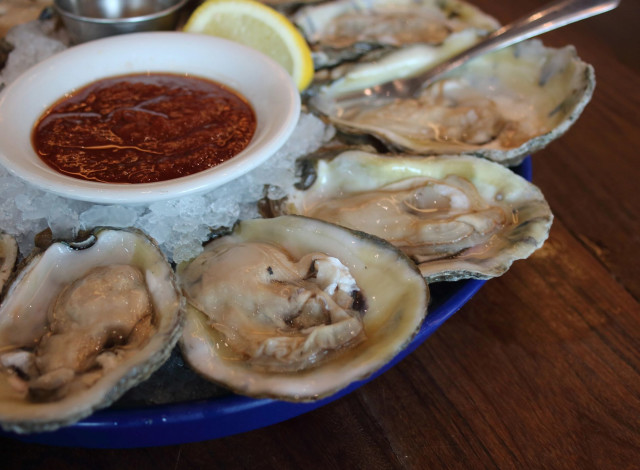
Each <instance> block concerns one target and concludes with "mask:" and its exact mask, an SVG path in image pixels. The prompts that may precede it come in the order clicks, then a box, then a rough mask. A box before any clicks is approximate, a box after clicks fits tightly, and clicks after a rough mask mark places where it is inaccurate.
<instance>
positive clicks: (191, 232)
mask: <svg viewBox="0 0 640 470" xmlns="http://www.w3.org/2000/svg"><path fill="white" fill-rule="evenodd" d="M7 40H9V41H10V42H11V43H12V44H13V45H14V47H15V49H14V50H13V52H11V54H10V56H9V60H8V61H7V64H6V66H5V68H4V69H3V70H2V72H1V73H0V83H5V84H9V83H10V82H11V81H13V80H14V79H15V78H16V77H17V76H18V75H19V74H20V73H22V72H23V71H25V70H26V69H27V68H29V67H30V66H32V65H35V64H36V63H37V62H39V61H41V60H44V59H45V58H47V57H49V56H51V55H53V54H55V53H57V52H60V51H61V50H64V49H65V48H66V47H67V46H66V44H67V43H66V40H65V38H64V37H63V36H62V35H61V34H60V33H59V32H55V31H54V30H53V28H52V26H51V25H50V24H48V23H47V22H40V21H35V22H31V23H27V24H25V25H22V26H19V27H16V28H13V29H12V30H11V31H10V32H9V34H8V35H7ZM332 134H333V129H332V128H330V127H327V126H326V125H325V124H324V123H322V121H320V120H319V119H317V118H316V117H314V116H312V115H310V114H305V113H302V114H301V116H300V119H299V121H298V124H297V126H296V128H295V130H294V132H293V134H292V136H291V137H290V138H289V140H288V141H287V142H286V143H285V145H284V146H283V147H282V148H281V149H280V150H279V151H278V152H277V153H276V154H275V155H274V156H273V157H272V158H270V159H269V160H267V161H266V162H265V163H263V164H262V165H261V166H259V167H258V168H256V169H254V170H252V171H251V172H249V173H247V174H245V175H244V176H242V177H240V178H238V179H236V180H234V181H232V182H231V183H227V184H226V185H223V186H221V187H218V188H216V189H214V190H212V191H211V192H209V193H205V194H201V195H197V196H186V197H182V198H179V199H172V200H168V201H162V202H157V203H152V204H149V205H146V206H135V207H130V206H120V205H101V204H91V203H87V202H81V201H74V200H71V199H66V198H63V197H59V196H55V195H52V194H49V193H45V192H43V191H41V190H39V189H37V188H35V187H33V186H31V185H30V184H28V183H26V182H24V181H22V180H20V179H18V178H16V177H14V176H12V175H11V174H9V172H8V171H7V170H5V169H4V168H3V167H1V166H0V229H2V230H4V231H5V232H8V233H10V234H12V235H14V236H15V237H16V238H17V240H18V243H19V245H20V251H21V253H22V254H23V255H24V254H28V253H29V252H30V251H31V250H32V248H33V239H34V236H35V234H37V233H38V232H40V231H42V230H44V229H46V228H47V227H50V228H51V230H52V232H53V236H54V238H71V237H73V236H75V235H76V233H77V232H78V231H79V230H83V229H89V228H92V227H95V226H99V225H108V226H112V227H132V226H133V227H137V228H139V229H141V230H143V231H145V232H146V233H147V234H149V235H150V236H151V237H153V238H154V239H155V240H156V241H157V242H158V244H159V245H160V248H162V250H163V251H164V252H165V253H166V255H167V256H168V257H169V258H170V259H173V260H174V261H176V262H177V263H179V262H181V261H184V260H187V259H190V258H192V257H193V256H195V255H196V254H197V253H199V251H200V250H201V249H202V242H203V241H205V240H207V239H208V237H209V236H210V233H211V230H212V229H215V228H218V227H229V226H232V225H233V224H234V223H235V222H236V221H237V220H239V219H247V218H255V217H259V214H258V210H257V201H258V200H259V199H260V198H261V197H262V196H263V191H264V187H265V185H270V186H271V191H272V194H271V195H272V196H279V195H282V194H285V192H287V191H289V190H290V189H291V187H292V186H293V184H294V182H295V174H294V173H295V160H296V158H298V157H299V156H301V155H304V154H306V153H309V152H312V151H313V150H315V149H317V148H318V147H319V146H320V145H321V144H323V143H324V142H326V141H328V140H329V139H330V137H331V136H332Z"/></svg>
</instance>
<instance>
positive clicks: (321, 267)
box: [178, 216, 428, 401]
mask: <svg viewBox="0 0 640 470" xmlns="http://www.w3.org/2000/svg"><path fill="white" fill-rule="evenodd" d="M178 272H179V280H180V284H181V285H182V288H183V292H184V294H185V296H186V298H187V302H188V315H187V322H186V324H185V330H184V333H183V336H182V339H181V342H180V345H181V349H182V353H183V356H184V357H185V359H186V360H187V362H188V363H189V364H190V365H191V367H192V368H194V369H195V370H196V371H198V372H199V373H200V374H202V375H203V376H204V377H206V378H209V379H210V380H212V381H215V382H218V383H221V384H223V385H225V386H227V387H229V388H231V389H232V390H233V391H235V392H237V393H240V394H245V395H250V396H258V397H262V396H266V397H276V398H280V399H283V400H290V401H308V400H315V399H318V398H321V397H325V396H328V395H330V394H333V393H335V392H337V391H338V390H340V389H342V388H344V387H346V386H347V385H349V384H350V383H351V382H353V381H356V380H359V379H363V378H365V377H367V376H369V375H371V374H372V373H374V372H375V371H376V370H378V369H379V368H380V367H382V366H383V365H384V364H385V363H387V362H388V361H390V360H391V359H392V358H393V357H394V356H395V354H397V353H398V352H400V351H401V350H402V349H403V348H404V346H406V344H407V343H408V342H409V341H410V339H411V338H412V337H413V335H414V333H416V332H417V330H418V328H419V327H420V324H421V322H422V319H423V317H424V315H425V314H426V307H427V302H428V290H427V286H426V283H425V282H424V279H422V277H421V276H420V273H419V272H418V271H417V269H416V268H415V265H414V264H413V263H412V262H411V261H410V260H409V259H408V258H406V257H405V256H404V255H403V254H402V253H401V252H399V251H398V250H397V249H395V248H393V247H392V246H391V245H389V244H388V243H386V242H385V241H383V240H380V239H377V238H375V237H370V236H366V235H364V234H359V233H355V232H352V231H351V230H347V229H345V228H342V227H338V226H335V225H332V224H328V223H326V222H322V221H319V220H314V219H308V218H306V217H296V216H285V217H279V218H274V219H256V220H246V221H242V222H240V223H239V224H238V225H237V226H236V227H235V228H234V230H233V232H232V233H231V234H229V235H226V236H223V237H221V238H218V239H216V240H214V241H213V242H211V243H210V244H208V245H207V246H206V247H205V251H204V252H203V253H202V254H201V255H200V256H198V257H197V258H195V259H194V260H192V261H191V262H189V263H188V264H187V265H186V266H181V267H180V269H179V271H178Z"/></svg>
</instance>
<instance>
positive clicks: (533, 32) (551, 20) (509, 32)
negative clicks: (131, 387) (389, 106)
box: [411, 0, 620, 88]
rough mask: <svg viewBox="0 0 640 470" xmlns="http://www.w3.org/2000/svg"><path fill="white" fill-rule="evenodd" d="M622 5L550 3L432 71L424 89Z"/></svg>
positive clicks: (594, 0)
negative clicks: (484, 58) (488, 56)
mask: <svg viewBox="0 0 640 470" xmlns="http://www.w3.org/2000/svg"><path fill="white" fill-rule="evenodd" d="M619 3H620V0H606V1H603V0H561V1H556V2H551V3H548V4H546V5H544V6H543V7H542V8H539V9H538V10H535V11H533V12H531V13H529V14H528V15H525V16H524V17H522V18H520V19H518V20H516V21H514V22H512V23H509V24H508V25H506V26H503V27H502V28H500V29H497V30H496V31H494V32H493V33H491V34H490V35H489V36H487V38H486V39H485V40H484V41H482V42H480V43H478V44H476V45H475V46H472V47H470V48H469V49H467V50H465V51H463V52H461V53H460V54H458V55H456V56H454V57H452V58H450V59H448V60H446V61H445V62H443V63H442V64H440V65H437V66H435V67H434V68H432V69H430V70H429V71H428V72H426V73H425V74H423V75H422V76H421V77H420V79H421V80H422V83H421V86H420V88H424V87H426V86H428V85H429V83H431V82H433V81H434V79H435V78H436V77H438V76H440V75H442V74H443V73H446V72H448V71H449V70H451V69H454V68H456V67H459V66H460V65H462V64H464V63H466V62H468V61H469V60H471V59H473V58H475V57H478V56H479V55H482V54H485V53H487V52H489V51H495V50H498V49H502V48H505V47H507V46H510V45H512V44H515V43H518V42H521V41H524V40H525V39H529V38H532V37H534V36H538V35H540V34H543V33H546V32H548V31H552V30H554V29H557V28H560V27H562V26H565V25H567V24H571V23H574V22H576V21H580V20H583V19H585V18H589V17H591V16H595V15H599V14H600V13H605V12H607V11H610V10H613V9H614V8H616V7H617V6H618V4H619ZM411 80H413V79H411Z"/></svg>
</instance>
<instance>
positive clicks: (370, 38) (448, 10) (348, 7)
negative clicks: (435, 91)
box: [293, 0, 499, 68]
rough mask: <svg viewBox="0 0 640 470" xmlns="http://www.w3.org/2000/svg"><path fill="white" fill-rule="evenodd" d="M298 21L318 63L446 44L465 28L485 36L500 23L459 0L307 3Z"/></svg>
mask: <svg viewBox="0 0 640 470" xmlns="http://www.w3.org/2000/svg"><path fill="white" fill-rule="evenodd" d="M293 21H294V22H295V23H296V25H297V26H298V28H300V30H301V31H302V32H303V34H304V35H305V37H306V38H307V40H308V41H309V43H310V44H311V47H312V49H313V55H314V63H315V65H316V68H324V67H331V66H335V65H337V64H339V63H341V62H344V61H353V60H355V59H357V58H359V57H360V56H362V55H363V54H365V53H367V52H369V51H371V50H374V49H377V48H384V47H400V46H404V45H407V44H416V43H422V44H433V45H437V44H441V43H442V42H443V41H444V40H445V39H446V38H447V37H448V36H449V35H451V34H453V33H456V32H458V31H462V30H465V29H474V30H476V31H478V33H479V34H478V37H479V36H481V35H482V33H483V32H484V33H485V34H486V33H487V32H490V31H493V30H494V29H497V28H498V26H499V24H498V22H497V21H496V20H495V19H493V18H492V17H490V16H488V15H486V14H484V13H482V12H481V11H480V10H479V9H477V8H476V7H474V6H472V5H470V4H468V3H466V2H462V1H458V0H444V1H443V0H437V1H436V0H339V1H336V2H327V3H322V4H319V5H314V6H309V7H306V8H303V9H301V10H299V11H298V12H297V13H296V14H295V15H294V16H293Z"/></svg>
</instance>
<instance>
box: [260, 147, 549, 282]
mask: <svg viewBox="0 0 640 470" xmlns="http://www.w3.org/2000/svg"><path fill="white" fill-rule="evenodd" d="M334 155H335V152H331V153H329V154H328V155H326V154H325V155H324V158H315V159H312V158H310V159H309V160H307V161H306V164H305V165H302V166H303V167H306V168H307V172H309V171H312V172H313V174H312V175H311V177H309V175H306V176H305V177H304V178H303V179H305V180H307V181H311V183H310V184H308V185H307V186H306V187H304V188H302V187H301V188H300V189H296V190H294V191H293V192H292V193H291V194H289V195H288V197H287V198H286V199H285V200H284V201H280V202H277V203H275V202H274V203H273V204H272V210H273V212H275V213H276V214H283V213H285V214H302V215H306V216H308V217H314V218H318V219H321V220H326V221H329V222H332V223H335V224H339V225H342V226H345V227H349V228H352V229H356V230H361V231H364V232H367V233H371V234H373V235H376V236H379V237H381V238H384V239H386V240H387V241H389V242H391V243H392V244H394V245H395V246H397V247H398V248H400V249H401V250H402V251H404V252H405V253H406V254H407V255H408V256H409V257H411V258H412V259H413V260H414V261H415V262H416V263H417V264H418V265H419V268H420V270H421V272H422V274H423V275H424V277H425V278H426V279H427V281H428V282H434V281H441V280H458V279H464V278H479V279H486V278H490V277H495V276H499V275H501V274H502V273H504V272H505V271H506V270H507V269H508V268H509V266H510V265H511V264H512V262H513V261H514V260H516V259H522V258H526V257H528V256H529V255H531V254H532V253H533V252H534V251H535V250H536V249H537V248H539V247H540V246H542V244H543V243H544V241H545V240H546V239H547V237H548V234H549V229H550V227H551V222H552V220H553V216H552V213H551V210H550V209H549V206H548V204H547V202H546V201H545V199H544V197H543V195H542V193H541V192H540V191H539V190H538V188H536V187H535V186H534V185H532V184H531V183H529V182H528V181H526V180H525V179H523V178H521V177H520V176H518V175H516V174H515V173H513V172H512V171H511V170H509V169H508V168H505V167H503V166H502V165H499V164H497V163H493V162H490V161H488V160H484V159H481V158H477V157H471V156H439V157H420V156H418V157H416V156H391V155H377V154H374V153H371V152H366V151H362V150H347V151H338V152H337V155H335V157H334V158H330V157H333V156H334Z"/></svg>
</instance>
